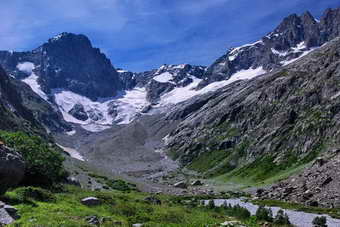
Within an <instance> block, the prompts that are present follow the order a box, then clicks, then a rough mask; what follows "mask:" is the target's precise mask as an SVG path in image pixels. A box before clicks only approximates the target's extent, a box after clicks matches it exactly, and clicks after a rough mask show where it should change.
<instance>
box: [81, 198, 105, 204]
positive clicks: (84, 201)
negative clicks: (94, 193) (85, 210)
mask: <svg viewBox="0 0 340 227" xmlns="http://www.w3.org/2000/svg"><path fill="white" fill-rule="evenodd" d="M81 203H82V204H83V205H85V206H98V205H100V204H101V201H100V200H99V199H98V198H96V197H87V198H84V199H82V200H81Z"/></svg>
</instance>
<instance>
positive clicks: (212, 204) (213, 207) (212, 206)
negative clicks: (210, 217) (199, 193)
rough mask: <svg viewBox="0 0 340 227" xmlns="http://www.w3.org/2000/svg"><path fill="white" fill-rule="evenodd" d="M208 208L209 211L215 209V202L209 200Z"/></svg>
mask: <svg viewBox="0 0 340 227" xmlns="http://www.w3.org/2000/svg"><path fill="white" fill-rule="evenodd" d="M208 208H209V209H215V202H214V200H209V202H208Z"/></svg>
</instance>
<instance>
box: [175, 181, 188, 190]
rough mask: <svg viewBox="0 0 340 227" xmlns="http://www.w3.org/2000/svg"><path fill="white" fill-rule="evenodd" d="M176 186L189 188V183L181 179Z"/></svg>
mask: <svg viewBox="0 0 340 227" xmlns="http://www.w3.org/2000/svg"><path fill="white" fill-rule="evenodd" d="M174 187H175V188H187V187H188V185H187V184H186V183H185V182H184V181H180V182H177V183H175V184H174Z"/></svg>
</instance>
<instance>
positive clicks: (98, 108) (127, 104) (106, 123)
mask: <svg viewBox="0 0 340 227" xmlns="http://www.w3.org/2000/svg"><path fill="white" fill-rule="evenodd" d="M52 93H53V95H54V99H55V103H56V104H57V106H58V107H59V109H60V111H61V113H62V115H63V117H64V119H65V121H67V122H71V123H75V124H80V125H81V127H82V128H84V129H85V130H87V131H91V132H99V131H103V130H105V129H108V128H110V127H111V125H112V124H113V123H117V124H119V125H120V124H128V123H130V122H132V121H133V120H134V119H135V118H136V116H137V115H138V114H140V113H141V111H142V109H143V108H144V107H145V106H147V105H149V102H148V101H147V100H146V90H145V88H135V89H132V90H129V91H126V92H124V93H122V94H119V95H118V96H117V97H111V98H106V99H99V100H97V101H92V100H90V99H89V98H87V97H84V96H81V95H79V94H76V93H74V92H72V91H67V90H63V89H54V90H52ZM75 104H80V105H82V106H83V107H84V111H85V112H86V113H87V114H88V113H90V112H96V113H98V114H101V115H102V116H103V117H102V118H100V119H98V120H96V121H95V120H93V119H90V118H89V119H87V120H86V121H81V120H78V119H76V118H75V117H73V116H72V115H71V114H69V111H70V110H71V109H72V108H73V107H74V105H75ZM112 105H113V106H115V111H116V112H117V116H115V117H113V116H112V115H110V114H109V110H110V107H111V106H112Z"/></svg>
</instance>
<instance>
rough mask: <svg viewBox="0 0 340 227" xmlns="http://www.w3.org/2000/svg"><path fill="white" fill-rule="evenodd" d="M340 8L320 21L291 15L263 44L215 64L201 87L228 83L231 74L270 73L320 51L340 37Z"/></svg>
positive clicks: (236, 50) (230, 53)
mask: <svg viewBox="0 0 340 227" xmlns="http://www.w3.org/2000/svg"><path fill="white" fill-rule="evenodd" d="M339 15H340V8H338V9H334V10H331V9H329V10H327V11H326V12H325V13H324V15H323V16H322V17H321V19H320V22H319V21H317V20H316V19H315V18H314V17H313V16H312V15H311V14H310V13H309V12H306V13H304V14H303V15H301V16H298V15H296V14H292V15H290V16H288V17H286V18H285V19H284V20H283V21H282V23H281V24H280V25H279V26H278V27H277V28H276V29H275V30H274V31H273V32H271V33H269V34H268V35H266V36H265V37H263V38H262V39H261V40H260V41H258V42H256V43H253V44H248V45H244V46H241V47H238V48H232V49H230V50H228V51H227V53H226V54H225V55H224V56H222V57H220V58H219V59H218V60H217V61H216V62H215V63H213V64H212V65H211V66H210V67H209V68H208V69H207V72H206V73H205V75H204V80H203V81H202V82H201V83H200V86H199V87H204V86H206V85H208V84H209V83H211V82H214V81H220V80H224V79H228V78H229V77H230V76H231V75H232V74H234V73H236V72H238V71H240V70H247V69H255V68H258V67H263V69H264V70H267V71H271V70H273V69H277V68H279V67H281V66H282V65H283V64H284V62H287V61H289V60H291V59H293V58H297V57H299V56H301V55H302V54H303V53H304V51H307V50H310V49H311V48H313V47H319V46H321V45H323V44H324V43H325V42H327V41H330V40H332V39H333V38H335V37H337V36H338V35H339V30H340V29H339V28H340V16H339Z"/></svg>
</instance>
